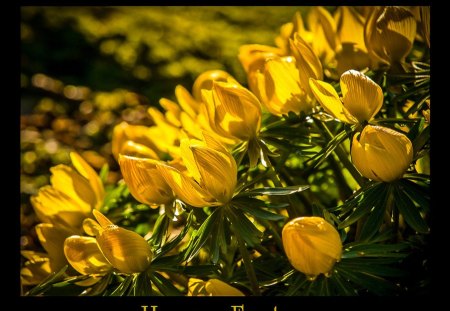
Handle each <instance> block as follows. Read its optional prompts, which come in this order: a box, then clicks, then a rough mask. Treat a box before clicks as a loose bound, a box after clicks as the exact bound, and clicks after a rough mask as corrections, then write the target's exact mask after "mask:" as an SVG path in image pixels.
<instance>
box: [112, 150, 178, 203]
mask: <svg viewBox="0 0 450 311" xmlns="http://www.w3.org/2000/svg"><path fill="white" fill-rule="evenodd" d="M157 162H158V161H156V160H151V159H143V158H136V157H130V156H123V155H120V156H119V165H120V170H121V172H122V176H123V179H124V180H125V183H126V184H127V185H128V188H129V189H130V192H131V194H132V195H133V197H134V198H135V199H136V200H138V201H139V202H141V203H144V204H147V205H149V206H150V207H157V206H158V205H157V204H169V203H170V202H172V201H173V199H174V196H173V193H172V190H171V189H170V186H169V185H168V184H167V183H166V181H165V179H164V177H162V176H161V173H160V171H159V170H158V169H157V168H156V163H157Z"/></svg>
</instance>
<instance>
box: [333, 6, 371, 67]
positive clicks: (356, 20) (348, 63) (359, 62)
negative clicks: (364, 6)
mask: <svg viewBox="0 0 450 311" xmlns="http://www.w3.org/2000/svg"><path fill="white" fill-rule="evenodd" d="M334 18H335V20H336V26H337V29H336V30H337V33H336V35H337V38H338V41H339V42H340V44H339V45H338V47H337V48H336V55H335V58H336V61H337V67H336V70H337V74H338V75H341V74H342V73H344V72H345V71H347V70H350V69H355V70H362V69H364V68H367V67H370V57H369V54H368V52H367V48H366V44H365V42H364V25H365V22H366V20H365V18H364V17H363V16H362V15H360V14H359V13H358V12H357V11H356V9H355V8H354V7H348V6H340V7H338V8H337V10H336V13H335V16H334Z"/></svg>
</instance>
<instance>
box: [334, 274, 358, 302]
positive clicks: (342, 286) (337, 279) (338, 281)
mask: <svg viewBox="0 0 450 311" xmlns="http://www.w3.org/2000/svg"><path fill="white" fill-rule="evenodd" d="M331 282H332V283H333V285H334V287H335V288H336V291H337V292H338V293H339V295H340V296H356V295H357V292H356V290H355V288H354V287H353V286H352V285H351V283H350V282H348V281H347V279H345V278H344V277H343V276H342V275H341V274H340V273H339V271H338V270H336V269H335V271H334V272H333V274H332V275H331Z"/></svg>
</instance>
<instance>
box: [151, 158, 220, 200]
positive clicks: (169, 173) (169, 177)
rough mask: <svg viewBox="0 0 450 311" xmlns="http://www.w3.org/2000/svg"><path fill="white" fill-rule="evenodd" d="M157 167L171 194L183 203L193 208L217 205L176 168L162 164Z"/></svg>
mask: <svg viewBox="0 0 450 311" xmlns="http://www.w3.org/2000/svg"><path fill="white" fill-rule="evenodd" d="M157 167H158V170H160V172H161V175H162V176H163V177H164V179H165V180H166V182H167V183H168V184H169V185H170V187H171V188H172V190H173V192H175V194H176V195H177V197H179V198H180V199H181V200H182V201H183V202H185V203H187V204H189V205H192V206H195V207H204V206H213V205H218V203H214V199H213V198H212V196H211V195H210V194H208V193H207V192H206V191H205V190H203V189H202V188H201V187H200V186H199V185H198V184H197V183H196V182H195V181H194V180H192V179H191V178H189V177H187V176H186V175H184V174H183V173H181V172H180V171H179V170H177V169H176V168H173V167H171V166H168V165H166V164H162V163H160V164H158V165H157Z"/></svg>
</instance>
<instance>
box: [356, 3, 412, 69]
mask: <svg viewBox="0 0 450 311" xmlns="http://www.w3.org/2000/svg"><path fill="white" fill-rule="evenodd" d="M416 28H417V22H416V19H415V18H414V15H413V14H412V13H411V12H410V11H408V10H407V9H404V8H401V7H394V6H388V7H384V8H380V9H378V10H373V12H372V14H371V15H370V17H369V18H368V20H367V23H366V26H365V30H364V36H365V37H364V39H365V42H366V46H367V49H368V51H369V53H371V55H372V56H373V57H374V58H375V59H376V60H378V61H379V62H384V63H388V64H390V65H392V64H394V63H399V62H403V61H404V60H405V57H406V56H407V55H408V54H409V52H410V51H411V49H412V46H413V42H414V38H415V37H416Z"/></svg>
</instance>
